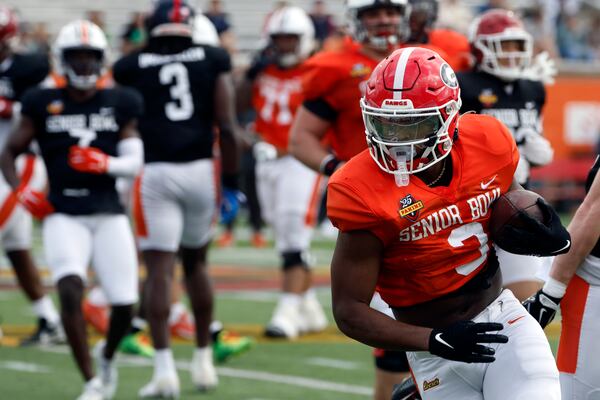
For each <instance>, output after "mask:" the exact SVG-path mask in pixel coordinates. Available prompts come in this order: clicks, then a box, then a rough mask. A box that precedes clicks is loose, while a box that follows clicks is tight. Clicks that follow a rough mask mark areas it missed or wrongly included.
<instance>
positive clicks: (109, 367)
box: [93, 340, 119, 400]
mask: <svg viewBox="0 0 600 400" xmlns="http://www.w3.org/2000/svg"><path fill="white" fill-rule="evenodd" d="M105 346H106V342H105V341H104V340H101V341H99V342H98V343H96V346H94V351H93V353H94V359H95V360H96V370H97V371H98V377H99V378H100V381H101V382H102V393H103V395H104V397H103V398H104V399H106V400H110V399H112V398H113V397H115V393H116V391H117V385H118V383H119V373H118V372H117V367H115V363H114V362H113V361H112V360H107V359H106V358H104V356H103V355H102V353H103V351H104V347H105Z"/></svg>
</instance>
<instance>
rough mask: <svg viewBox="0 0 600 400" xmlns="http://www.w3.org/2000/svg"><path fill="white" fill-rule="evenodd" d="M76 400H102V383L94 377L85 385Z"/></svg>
mask: <svg viewBox="0 0 600 400" xmlns="http://www.w3.org/2000/svg"><path fill="white" fill-rule="evenodd" d="M77 400H104V393H103V387H102V381H101V380H100V378H99V377H97V376H95V377H93V378H92V379H90V380H89V381H87V382H86V383H85V385H84V386H83V393H81V394H80V395H79V397H78V398H77Z"/></svg>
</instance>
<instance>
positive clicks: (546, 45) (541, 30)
mask: <svg viewBox="0 0 600 400" xmlns="http://www.w3.org/2000/svg"><path fill="white" fill-rule="evenodd" d="M546 12H547V10H546V9H545V8H543V7H540V6H539V5H538V6H534V7H530V8H526V9H524V10H523V24H525V30H526V31H527V32H529V33H530V34H531V36H532V37H533V54H538V53H541V52H542V51H547V52H548V54H549V55H550V57H551V58H557V57H558V49H557V48H556V42H555V41H554V37H555V36H556V28H555V27H554V26H553V25H550V24H547V23H546V22H545V21H546V18H545V14H546Z"/></svg>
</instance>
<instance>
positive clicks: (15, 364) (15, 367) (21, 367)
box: [0, 360, 50, 374]
mask: <svg viewBox="0 0 600 400" xmlns="http://www.w3.org/2000/svg"><path fill="white" fill-rule="evenodd" d="M0 368H2V369H10V370H12V371H19V372H29V373H32V374H40V373H41V374H47V373H48V372H50V368H48V367H44V366H43V365H40V364H34V363H26V362H22V361H12V360H6V361H0Z"/></svg>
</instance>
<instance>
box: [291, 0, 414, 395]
mask: <svg viewBox="0 0 600 400" xmlns="http://www.w3.org/2000/svg"><path fill="white" fill-rule="evenodd" d="M407 5H408V2H407V0H389V1H383V0H349V1H348V2H347V4H346V7H347V16H348V24H349V26H350V33H351V34H352V38H350V37H347V38H345V41H344V45H343V47H342V48H341V49H337V50H332V51H322V52H320V53H318V54H316V55H315V56H314V57H312V58H310V59H308V60H307V62H306V63H305V67H306V68H307V73H306V74H305V76H304V85H303V90H304V96H305V101H304V103H303V105H302V106H301V107H300V108H299V110H298V113H297V114H296V118H295V120H294V124H293V125H292V128H291V131H290V143H289V148H290V152H291V154H292V155H293V156H294V157H296V158H297V159H298V160H300V161H302V162H303V163H304V164H306V165H307V166H308V167H310V168H312V169H314V170H316V171H320V172H321V173H323V174H324V175H326V176H330V175H331V174H332V173H333V172H334V171H335V170H336V169H337V168H338V167H339V166H340V165H341V164H342V163H343V162H345V161H348V160H349V159H350V158H352V157H353V156H354V155H356V154H358V153H360V152H361V151H363V150H364V149H365V148H366V143H365V139H364V136H363V135H362V134H360V132H361V130H362V116H361V113H360V107H359V105H358V102H359V99H360V97H361V96H362V94H363V93H364V88H365V83H366V80H367V79H368V77H369V76H370V74H371V72H372V71H373V68H375V66H376V65H377V63H378V62H379V61H380V60H382V59H383V58H385V57H386V56H387V55H388V54H389V53H390V52H391V51H392V50H394V49H396V48H397V47H398V46H400V45H401V44H402V42H403V41H404V40H405V39H406V34H405V33H406V32H407V20H406V19H407V14H406V12H407ZM328 133H329V134H328ZM326 136H327V142H328V144H329V145H330V147H331V151H330V149H329V148H327V147H326V146H325V145H324V144H323V140H322V139H323V138H324V137H326ZM374 306H375V307H377V308H379V309H382V310H385V309H387V308H388V307H387V305H386V304H385V303H383V302H382V301H380V298H379V297H377V296H376V297H375V298H374ZM375 365H376V367H377V369H376V383H375V395H374V398H375V399H377V400H384V399H385V400H387V399H389V397H390V395H391V392H392V387H393V385H394V384H395V383H398V382H399V381H401V380H402V379H403V378H404V377H406V376H408V363H407V361H406V357H405V356H404V355H398V354H394V353H392V352H385V351H383V350H380V349H376V350H375Z"/></svg>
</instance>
